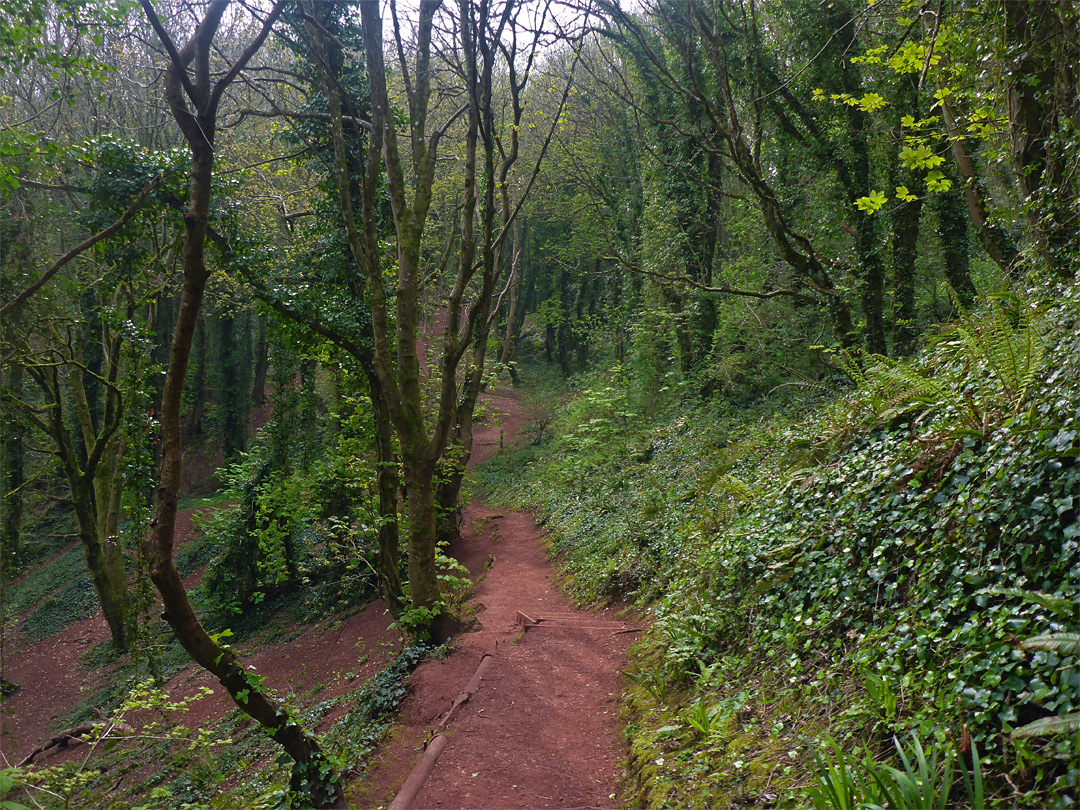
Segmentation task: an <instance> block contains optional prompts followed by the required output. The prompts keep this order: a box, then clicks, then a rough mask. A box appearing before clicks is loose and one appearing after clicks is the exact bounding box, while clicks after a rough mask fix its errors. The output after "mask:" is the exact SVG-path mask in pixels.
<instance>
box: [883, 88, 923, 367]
mask: <svg viewBox="0 0 1080 810" xmlns="http://www.w3.org/2000/svg"><path fill="white" fill-rule="evenodd" d="M901 81H902V83H903V84H902V85H901V90H900V92H899V94H898V98H897V103H898V105H899V106H900V108H901V109H902V110H903V111H904V112H908V111H911V112H912V113H915V114H916V115H917V114H918V110H917V107H916V105H917V96H916V93H915V86H914V85H913V84H912V83H911V80H910V79H909V78H908V77H902V78H901ZM893 138H894V142H895V143H896V144H897V148H898V147H899V144H900V143H902V142H903V128H902V127H901V126H900V125H899V124H897V125H896V127H895V128H894V130H893ZM891 157H892V159H891V160H890V162H889V165H890V166H891V167H893V168H892V171H891V172H890V180H891V185H893V186H894V187H895V186H904V187H907V188H913V187H914V185H915V176H914V174H912V172H911V171H909V170H901V169H900V158H899V154H898V151H897V152H894V154H893V155H892V156H891ZM921 215H922V197H917V198H916V199H914V200H910V201H906V202H901V203H900V204H899V205H897V206H896V207H895V208H894V209H893V213H892V282H893V283H892V287H893V311H892V340H893V353H894V354H895V355H897V356H900V357H902V356H905V355H909V354H911V353H912V352H913V351H914V350H915V336H916V329H915V326H916V323H915V322H916V317H917V315H918V313H917V312H916V311H915V260H916V258H917V256H918V251H919V221H920V218H921Z"/></svg>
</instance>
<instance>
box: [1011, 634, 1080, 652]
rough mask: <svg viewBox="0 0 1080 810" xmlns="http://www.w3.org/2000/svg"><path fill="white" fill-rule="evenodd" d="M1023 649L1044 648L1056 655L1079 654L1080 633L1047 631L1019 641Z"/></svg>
mask: <svg viewBox="0 0 1080 810" xmlns="http://www.w3.org/2000/svg"><path fill="white" fill-rule="evenodd" d="M1020 648H1021V649H1024V650H1044V651H1045V652H1052V653H1057V654H1058V655H1080V633H1048V634H1047V635H1045V636H1032V637H1031V638H1025V639H1024V640H1023V641H1021V642H1020Z"/></svg>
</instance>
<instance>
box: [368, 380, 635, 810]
mask: <svg viewBox="0 0 1080 810" xmlns="http://www.w3.org/2000/svg"><path fill="white" fill-rule="evenodd" d="M485 402H486V403H487V409H488V412H489V413H492V412H495V413H498V414H499V415H500V416H499V418H498V419H497V420H495V421H490V420H489V422H488V423H487V424H485V425H483V426H481V427H480V428H479V429H478V430H477V434H476V440H475V443H474V451H473V457H472V463H480V462H483V461H485V460H486V459H488V458H490V457H491V456H492V455H494V453H495V452H497V450H498V448H499V445H500V443H501V442H502V441H503V440H504V439H505V440H506V441H513V438H514V437H515V435H516V434H517V433H518V432H519V430H520V428H521V427H522V426H523V424H524V423H525V422H527V421H528V420H527V417H526V416H525V415H524V408H523V405H522V402H521V400H520V398H519V397H518V396H517V395H516V394H514V393H513V392H506V391H498V392H495V393H493V394H491V395H489V396H487V397H485ZM451 553H452V554H453V555H454V556H455V557H456V558H457V559H459V560H461V561H462V562H463V563H464V564H465V565H466V566H467V567H468V568H469V570H470V571H472V572H473V573H474V574H477V575H482V576H481V577H480V581H479V583H478V584H477V586H476V590H475V593H474V595H473V598H472V603H473V604H474V605H475V606H476V608H477V609H478V610H479V611H480V612H479V613H478V615H477V619H478V622H479V629H477V630H475V631H474V632H470V633H466V634H464V635H462V636H461V637H460V638H459V639H458V640H457V642H456V647H455V652H454V654H453V655H452V656H451V657H450V658H448V659H446V660H432V661H428V662H425V663H423V664H422V665H421V666H420V667H419V668H418V669H417V670H416V672H414V673H413V676H412V681H411V683H412V687H411V689H410V694H409V697H408V698H406V702H405V705H404V707H403V712H402V721H403V725H404V732H403V733H400V734H399V735H398V736H397V737H396V739H395V741H394V742H392V743H391V744H390V750H388V751H386V752H384V754H383V756H382V757H381V758H380V759H381V763H382V765H381V767H380V768H379V769H378V770H377V773H376V777H375V780H376V782H377V783H379V784H380V785H381V787H382V788H383V791H384V793H383V796H382V802H383V803H384V804H385V802H388V801H389V798H390V797H389V792H390V791H393V790H395V789H396V788H397V785H398V784H400V782H401V781H402V779H403V778H404V776H405V775H406V773H407V772H408V767H411V763H412V762H413V761H415V759H416V744H417V741H420V742H423V740H424V739H425V737H427V736H429V734H430V730H432V729H434V728H435V726H436V724H438V722H439V720H440V718H441V717H443V716H444V715H445V713H446V712H447V711H448V710H450V708H451V706H452V705H453V703H454V700H455V698H456V697H457V696H458V695H459V694H460V693H461V692H462V690H464V688H465V685H466V682H467V681H469V679H470V676H471V675H473V673H474V671H475V670H476V669H477V667H478V665H479V663H480V661H481V659H482V658H483V656H484V655H485V654H491V655H492V656H493V658H492V660H491V661H490V663H489V664H488V665H486V668H485V670H484V672H483V675H482V677H481V679H480V683H479V687H478V689H477V690H476V693H475V694H474V695H473V696H472V697H471V698H470V699H469V700H468V702H466V703H465V704H464V705H463V706H461V707H460V710H459V711H458V713H457V714H456V715H455V717H454V719H453V720H452V722H450V723H449V725H448V726H447V736H448V738H449V741H448V745H447V747H446V749H445V751H444V752H443V753H442V755H441V756H440V757H439V759H438V761H437V763H436V765H435V767H434V770H433V771H432V773H431V774H430V776H429V777H428V778H427V779H426V781H425V782H424V784H423V788H422V789H421V790H420V792H419V793H418V794H417V795H416V796H415V798H414V799H412V801H411V802H410V803H409V805H408V806H411V807H413V808H438V810H453V808H469V809H470V810H503V809H504V808H505V809H506V810H509V808H581V807H595V808H613V807H616V806H617V802H616V798H617V796H618V794H619V784H620V779H621V777H622V771H621V767H622V766H621V763H622V748H621V746H620V742H619V740H620V734H619V729H618V724H617V718H616V714H617V705H616V704H617V695H618V692H619V690H620V688H621V685H620V680H619V679H620V676H619V669H620V668H621V667H623V666H624V665H625V661H626V649H627V647H628V646H629V645H630V644H631V643H632V638H633V634H631V633H624V632H618V631H620V630H625V629H628V625H626V624H625V623H623V622H622V621H618V620H616V619H614V617H613V616H611V615H610V612H608V613H595V612H579V611H574V610H573V609H572V607H571V606H570V604H569V603H568V601H567V599H566V597H565V596H564V595H563V593H562V592H561V589H560V588H559V586H558V583H557V580H556V575H555V572H554V570H553V569H552V567H551V564H550V563H549V561H548V559H547V555H546V552H545V549H544V542H543V537H542V534H541V532H540V530H539V529H538V528H537V526H536V522H535V521H534V519H533V518H532V516H531V515H529V514H527V513H524V512H508V511H505V510H496V509H493V508H491V507H490V506H488V505H487V504H486V503H484V502H483V501H482V500H480V499H475V500H473V501H472V502H471V503H470V504H468V505H467V506H466V507H465V509H464V513H463V525H462V532H461V537H460V539H459V540H458V541H457V542H456V543H455V544H454V546H453V547H452V548H451ZM485 567H487V570H484V569H485ZM519 613H520V614H524V615H523V616H520V617H519ZM528 619H532V620H539V624H537V625H535V626H532V627H531V628H529V629H526V628H524V627H523V626H522V624H521V623H519V622H521V621H525V622H526V623H531V622H528V621H527V620H528ZM395 749H396V750H395ZM406 766H407V767H406ZM368 806H371V805H368ZM399 806H400V805H399Z"/></svg>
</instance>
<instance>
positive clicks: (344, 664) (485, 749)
mask: <svg viewBox="0 0 1080 810" xmlns="http://www.w3.org/2000/svg"><path fill="white" fill-rule="evenodd" d="M485 402H486V403H487V412H488V416H487V419H486V421H485V423H484V424H481V425H480V426H478V429H477V431H476V439H475V445H474V453H473V459H472V463H474V464H475V463H481V462H483V461H484V460H486V459H487V458H490V457H491V456H492V455H494V454H495V453H496V452H498V451H499V449H500V447H501V446H502V445H503V444H504V443H506V444H510V443H513V442H514V440H515V437H516V436H517V435H518V433H519V432H520V430H521V428H522V427H523V426H524V425H525V424H526V423H527V422H528V416H527V415H526V412H525V407H524V403H523V401H522V400H521V398H520V397H519V396H518V395H517V393H516V392H513V391H497V392H494V393H493V394H490V395H488V396H486V397H485ZM192 511H193V510H185V511H184V512H183V513H181V514H180V515H179V519H178V536H177V540H178V547H182V546H183V544H184V543H185V542H188V541H190V539H191V537H192V536H193V533H194V531H195V528H194V527H193V526H192V521H191V518H192V514H191V513H192ZM450 553H451V554H452V556H454V557H456V558H457V559H459V560H460V561H461V562H462V563H463V564H464V565H465V566H466V567H467V568H468V569H469V571H470V572H471V573H472V575H473V579H474V581H475V583H476V584H475V588H474V592H473V594H472V596H471V598H470V605H471V608H472V609H473V610H475V620H474V623H473V626H472V628H471V630H470V631H469V632H466V633H463V634H462V635H461V636H459V637H458V639H457V640H456V641H455V642H454V645H453V652H452V654H451V655H450V656H449V657H446V658H442V659H433V660H428V661H425V662H424V663H422V664H421V665H420V666H419V667H418V668H417V669H416V671H415V672H414V673H413V674H412V676H411V679H410V690H409V694H408V696H407V698H406V699H405V702H404V704H403V707H402V711H401V715H400V721H399V724H398V725H397V726H395V727H394V728H393V729H392V731H391V733H390V735H389V738H388V740H387V741H386V742H385V743H384V745H383V746H382V747H381V749H380V751H379V753H378V754H377V755H376V757H375V761H374V762H373V763H372V765H371V767H370V768H368V769H366V770H365V772H364V773H365V775H364V776H363V777H362V778H360V779H355V780H353V782H352V784H351V785H350V788H349V791H348V793H349V798H350V801H351V804H352V805H353V806H354V807H358V808H373V807H380V806H386V805H387V804H388V803H389V802H390V801H391V800H392V799H393V797H394V795H395V793H396V792H397V791H398V790H399V789H400V787H401V785H402V783H403V782H404V781H405V779H406V777H407V776H408V774H409V773H410V771H411V770H412V768H413V765H414V764H415V762H416V761H417V760H418V759H419V757H420V755H421V751H422V750H423V747H424V745H425V744H426V743H427V742H429V741H430V740H431V738H432V737H433V736H434V735H435V732H436V731H437V730H442V729H436V724H437V722H438V721H439V719H440V718H441V717H443V716H445V714H446V712H447V711H448V710H449V709H450V707H451V706H452V705H453V703H454V701H455V698H458V696H459V695H460V694H461V693H462V691H463V690H464V689H465V686H466V683H467V682H468V681H469V680H470V677H471V676H472V675H473V674H474V672H475V671H476V670H477V667H478V665H479V663H480V661H481V659H482V658H483V657H484V656H485V655H491V656H492V660H491V662H490V663H489V664H488V665H487V666H486V670H485V672H484V674H483V677H482V678H481V679H480V682H479V687H478V689H477V690H476V692H475V694H474V695H473V696H472V697H471V699H469V700H468V701H467V702H466V703H465V704H464V705H463V706H461V707H460V711H458V712H457V713H456V714H455V716H454V719H453V721H452V722H450V723H449V724H448V725H447V726H446V728H445V734H446V735H447V737H448V740H449V742H448V745H447V747H446V748H445V750H444V751H443V753H442V756H441V757H440V758H439V760H438V762H437V764H436V766H435V768H434V771H433V772H432V773H431V774H430V776H429V777H428V778H427V780H426V782H425V783H424V786H423V789H422V790H421V792H420V793H419V794H418V795H417V796H416V797H415V799H414V800H413V801H412V804H411V806H412V807H414V808H421V807H422V808H438V809H439V810H451V809H452V808H476V809H478V810H479V809H482V808H486V809H487V810H496V809H497V808H498V809H500V810H501V809H502V808H506V809H507V810H509V808H584V807H589V808H611V807H616V806H617V805H618V801H617V798H618V796H619V794H620V781H621V778H622V770H621V768H622V746H621V742H620V740H621V738H620V733H619V728H618V723H617V717H616V714H617V697H618V692H619V690H620V688H621V685H620V675H619V669H620V668H621V667H623V666H624V665H625V660H626V649H627V647H628V646H629V645H630V644H631V643H632V642H633V640H634V639H635V638H636V628H634V627H633V626H632V625H628V624H626V623H624V622H623V621H621V620H620V619H618V618H616V617H615V616H614V612H613V611H612V610H608V611H605V612H580V611H575V610H573V609H572V607H571V606H570V605H569V603H568V601H567V599H566V597H565V596H564V595H563V593H562V590H561V588H560V586H559V583H558V580H557V575H556V573H555V571H554V569H553V568H552V566H551V564H550V562H549V560H548V558H547V554H546V550H545V545H544V540H543V536H542V533H541V531H540V529H539V528H538V527H537V526H536V523H535V521H534V519H533V518H532V516H530V515H529V514H527V513H521V512H508V511H505V510H497V509H493V508H492V507H490V506H489V505H487V504H486V503H485V502H484V501H483V500H481V499H479V498H474V499H473V500H472V501H471V502H470V503H469V504H468V505H467V506H466V507H465V509H464V510H463V526H462V532H461V536H460V539H459V540H458V541H457V542H456V543H455V544H454V546H453V547H452V548H451V549H450ZM201 576H202V571H201V570H198V571H195V572H194V573H192V574H191V575H190V576H189V577H188V582H187V584H188V585H189V586H194V585H196V584H197V583H198V582H199V581H200V580H201ZM519 612H520V613H521V614H524V615H525V616H526V617H528V618H530V619H532V620H534V621H536V622H538V623H537V624H535V625H533V626H531V627H529V628H528V629H526V628H525V627H523V626H522V624H521V623H519V615H518V614H519ZM390 621H391V620H390V617H389V616H388V615H387V613H386V611H385V606H384V605H383V604H382V603H381V602H375V603H372V604H370V605H368V606H367V607H366V608H365V609H363V610H361V611H359V612H358V613H355V614H353V615H351V616H347V617H340V616H338V617H328V618H326V619H324V620H323V621H321V622H319V623H317V624H315V625H312V626H308V627H306V628H303V629H302V630H298V629H297V628H280V627H279V628H272V629H271V630H269V631H267V632H266V633H263V634H259V635H257V636H255V637H254V638H251V639H249V640H247V641H245V642H242V643H239V644H237V645H236V647H237V649H238V652H239V653H240V655H241V657H242V658H243V660H244V661H245V664H246V665H251V666H253V667H255V668H256V670H257V671H258V672H259V673H260V674H263V675H265V676H266V677H267V684H268V685H269V686H271V687H273V688H274V689H275V691H277V692H278V693H279V694H282V695H289V696H290V700H291V701H292V702H293V704H294V705H297V706H305V705H313V704H314V703H316V702H318V701H325V700H327V699H328V698H332V697H334V696H336V695H338V694H344V693H345V692H348V691H349V690H351V689H355V687H356V685H357V684H359V683H362V682H363V680H364V679H366V678H368V677H370V676H371V675H373V674H374V673H375V672H376V671H378V670H379V669H381V668H382V667H383V666H385V665H386V663H387V662H388V661H389V660H390V658H391V657H392V656H393V654H394V653H395V652H396V650H397V649H399V648H400V646H401V643H402V639H401V637H400V635H399V634H398V633H397V632H395V631H393V630H390V629H389V624H390ZM527 623H530V624H531V622H527ZM11 626H12V625H11V624H9V627H11ZM290 636H291V637H290ZM107 638H108V631H107V627H106V625H105V622H104V620H103V619H102V617H101V615H100V613H99V614H97V615H95V616H93V617H91V618H89V619H87V620H84V621H81V622H78V623H76V624H73V625H71V626H69V627H67V628H66V629H65V630H64V631H62V632H61V633H59V634H57V635H54V636H52V637H50V638H47V639H45V640H44V641H41V642H37V643H33V644H30V643H22V642H20V641H19V639H18V638H12V637H11V636H10V634H9V636H8V638H7V639H6V640H5V649H4V661H3V670H4V677H5V678H7V679H8V680H10V681H13V682H14V683H16V684H18V685H19V690H18V691H17V692H16V693H15V694H14V695H12V696H11V697H10V698H9V699H8V700H7V701H5V705H4V707H3V717H2V718H0V756H2V759H3V760H6V762H7V763H10V764H16V763H18V762H19V761H21V760H22V759H23V757H24V756H25V755H26V754H27V753H29V752H30V751H31V750H32V749H33V748H34V747H35V746H36V745H38V744H40V743H41V742H43V741H44V740H45V739H47V738H48V737H49V736H50V735H51V734H54V733H56V732H57V731H60V730H62V729H61V728H60V726H62V725H65V723H64V721H63V718H64V717H65V716H68V715H70V714H71V713H72V712H73V711H74V710H75V709H76V707H78V706H79V705H80V704H83V703H84V702H85V701H87V699H90V698H93V696H94V695H96V694H99V693H101V690H103V689H105V688H106V687H107V686H108V685H109V683H110V678H111V677H114V676H115V675H116V672H117V668H118V664H115V663H114V664H112V665H109V666H105V667H102V666H100V665H97V666H94V665H93V664H92V663H90V659H89V657H88V656H87V655H86V653H87V652H88V651H90V650H92V649H93V648H95V647H96V646H98V645H100V644H101V643H102V642H105V641H106V640H107ZM202 686H208V687H210V688H213V687H214V686H217V685H216V684H214V683H213V680H212V678H211V677H210V676H209V675H208V674H207V673H205V672H203V671H200V670H199V669H198V668H197V667H195V666H194V665H192V666H191V667H188V668H187V669H185V670H183V671H181V672H179V673H177V674H176V675H174V676H173V677H172V678H171V679H170V680H169V682H168V683H167V684H166V686H165V690H166V692H167V693H168V694H169V695H170V696H171V697H172V698H173V699H181V698H184V697H187V696H189V695H192V694H194V693H195V691H196V690H197V689H198V688H199V687H202ZM316 696H317V697H316ZM232 708H233V707H232V705H231V703H230V701H229V700H228V698H227V696H226V695H225V693H224V690H222V689H220V688H218V689H217V690H216V693H215V694H214V695H213V696H212V697H209V698H206V699H204V700H200V701H198V702H196V703H193V704H191V707H190V710H189V712H188V714H187V715H186V717H185V724H187V725H190V726H192V727H208V726H212V725H213V724H215V723H218V722H219V721H220V720H221V719H222V718H223V717H224V715H225V714H226V713H227V712H228V711H230V710H231V709H232ZM346 710H347V707H341V708H339V709H337V710H335V711H334V712H332V713H331V714H330V715H327V716H325V717H323V718H322V719H321V720H320V722H319V725H318V728H317V731H319V732H325V731H326V730H327V729H328V728H329V727H330V726H331V725H332V724H333V723H334V722H336V720H337V719H339V717H340V715H341V714H343V713H344V712H345V711H346ZM78 750H80V749H79V748H75V749H70V748H69V749H67V750H54V751H52V752H48V753H46V754H42V755H40V756H39V757H38V758H37V759H36V760H35V762H36V763H37V764H47V763H50V762H51V763H54V764H55V763H57V762H60V761H63V760H64V759H67V758H68V757H70V756H72V755H73V754H74V752H75V751H78ZM83 750H85V749H83ZM357 764H359V763H357ZM145 776H146V774H145V773H143V772H142V770H139V771H135V772H133V773H131V774H130V776H129V777H128V778H129V779H131V780H132V781H134V780H136V779H139V778H145ZM227 781H229V780H227Z"/></svg>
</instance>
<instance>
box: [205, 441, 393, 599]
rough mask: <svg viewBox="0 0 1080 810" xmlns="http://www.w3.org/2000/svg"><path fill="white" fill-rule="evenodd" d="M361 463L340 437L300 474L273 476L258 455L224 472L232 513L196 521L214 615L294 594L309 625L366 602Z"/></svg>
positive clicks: (370, 575)
mask: <svg viewBox="0 0 1080 810" xmlns="http://www.w3.org/2000/svg"><path fill="white" fill-rule="evenodd" d="M366 454H367V451H365V449H364V448H363V446H362V445H361V444H360V443H358V442H357V441H356V440H355V439H350V438H348V437H347V436H346V437H343V438H341V439H340V440H339V443H338V444H337V445H336V446H335V447H334V451H333V452H332V453H329V454H327V456H326V457H325V459H322V460H320V461H318V462H316V463H314V464H312V465H311V466H310V468H309V469H308V470H307V471H306V472H304V471H301V470H293V471H292V472H288V473H286V472H284V471H282V470H280V469H275V467H274V465H273V460H272V457H271V454H270V452H269V448H267V447H265V446H263V445H258V446H257V447H256V448H255V449H253V450H252V452H250V453H248V454H241V455H240V457H239V458H238V460H237V461H236V462H235V463H234V464H232V465H230V466H229V467H227V469H226V471H225V472H224V473H222V478H223V479H224V480H225V482H226V487H227V489H226V497H227V498H228V499H229V500H232V501H235V504H234V505H233V506H231V507H229V508H227V509H221V510H218V511H216V512H215V513H214V514H213V515H212V516H211V517H210V518H209V519H206V520H205V531H206V540H205V544H206V548H207V549H209V550H211V553H213V554H214V558H213V559H212V561H211V563H210V565H209V567H208V569H207V575H206V579H205V582H206V588H207V592H208V594H209V595H210V598H211V600H212V601H213V602H214V604H215V605H216V606H217V608H218V609H219V611H221V612H222V613H223V615H229V614H231V613H238V612H242V611H244V610H246V609H248V608H250V607H251V606H253V605H255V604H258V603H259V602H261V601H262V600H263V599H264V598H266V597H267V596H268V595H270V594H273V593H277V592H280V591H281V590H283V589H289V588H303V589H304V591H305V610H307V611H309V612H310V613H311V614H313V615H319V614H321V613H322V612H324V611H326V610H328V609H333V608H335V607H342V606H345V605H350V604H356V603H357V602H358V601H360V600H363V599H364V598H366V597H367V596H368V595H370V594H371V593H373V592H374V589H375V587H376V574H375V556H376V554H377V553H378V525H379V520H380V518H379V516H378V510H377V500H376V494H375V490H374V486H375V484H374V476H375V473H374V469H373V468H372V467H371V465H370V462H368V461H366V460H365V455H366Z"/></svg>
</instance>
